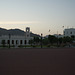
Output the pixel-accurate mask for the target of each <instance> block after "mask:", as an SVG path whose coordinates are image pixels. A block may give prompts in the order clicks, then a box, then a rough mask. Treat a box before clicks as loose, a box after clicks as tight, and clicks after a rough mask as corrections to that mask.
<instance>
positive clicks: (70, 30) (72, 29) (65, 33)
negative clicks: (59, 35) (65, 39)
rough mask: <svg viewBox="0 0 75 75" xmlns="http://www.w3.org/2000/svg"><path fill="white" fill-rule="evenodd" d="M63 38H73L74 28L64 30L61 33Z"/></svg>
mask: <svg viewBox="0 0 75 75" xmlns="http://www.w3.org/2000/svg"><path fill="white" fill-rule="evenodd" d="M63 34H64V36H69V37H72V36H75V29H74V28H70V29H65V30H64V32H63Z"/></svg>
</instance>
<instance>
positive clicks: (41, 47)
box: [41, 33, 43, 48]
mask: <svg viewBox="0 0 75 75" xmlns="http://www.w3.org/2000/svg"><path fill="white" fill-rule="evenodd" d="M42 35H43V34H42V33H41V48H42Z"/></svg>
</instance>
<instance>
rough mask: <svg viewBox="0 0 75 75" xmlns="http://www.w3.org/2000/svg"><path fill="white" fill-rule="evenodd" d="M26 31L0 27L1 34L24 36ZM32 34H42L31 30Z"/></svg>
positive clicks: (32, 35) (35, 35) (33, 35)
mask: <svg viewBox="0 0 75 75" xmlns="http://www.w3.org/2000/svg"><path fill="white" fill-rule="evenodd" d="M25 33H26V32H24V31H23V30H20V29H9V30H7V29H4V28H0V36H1V35H9V34H11V35H19V36H23V35H25ZM30 36H31V37H40V35H37V34H34V33H32V32H30Z"/></svg>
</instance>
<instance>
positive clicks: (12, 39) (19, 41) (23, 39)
mask: <svg viewBox="0 0 75 75" xmlns="http://www.w3.org/2000/svg"><path fill="white" fill-rule="evenodd" d="M30 39H33V37H30V28H29V27H26V34H25V35H24V36H17V35H2V36H0V45H2V40H5V44H6V45H9V43H10V45H11V46H13V45H14V46H19V45H29V40H30Z"/></svg>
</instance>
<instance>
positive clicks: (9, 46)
mask: <svg viewBox="0 0 75 75" xmlns="http://www.w3.org/2000/svg"><path fill="white" fill-rule="evenodd" d="M10 38H11V35H10V34H9V48H10Z"/></svg>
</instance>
